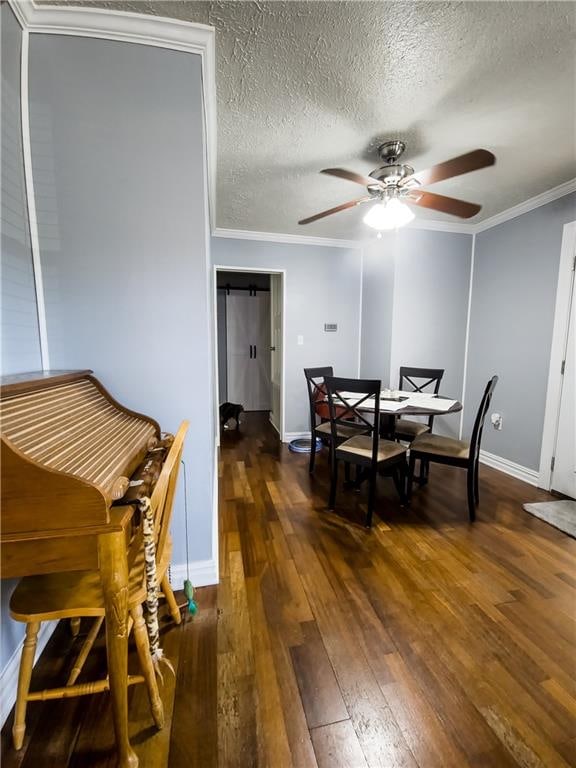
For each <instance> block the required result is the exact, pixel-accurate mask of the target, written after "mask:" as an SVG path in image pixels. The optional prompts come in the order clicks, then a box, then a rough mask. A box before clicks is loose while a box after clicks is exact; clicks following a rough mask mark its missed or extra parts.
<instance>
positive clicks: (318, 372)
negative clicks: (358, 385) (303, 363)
mask: <svg viewBox="0 0 576 768" xmlns="http://www.w3.org/2000/svg"><path fill="white" fill-rule="evenodd" d="M333 375H334V369H333V368H332V366H331V365H326V366H323V367H320V368H304V376H305V378H306V386H307V388H308V404H309V407H310V433H311V435H312V438H313V437H314V430H315V429H316V417H317V416H321V417H322V416H323V417H324V418H326V419H328V418H330V417H329V415H328V408H327V405H326V403H325V402H324V401H325V400H326V388H325V387H324V379H325V377H326V376H333Z"/></svg>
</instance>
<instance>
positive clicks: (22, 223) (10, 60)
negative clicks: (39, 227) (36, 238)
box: [0, 3, 42, 374]
mask: <svg viewBox="0 0 576 768" xmlns="http://www.w3.org/2000/svg"><path fill="white" fill-rule="evenodd" d="M0 12H1V14H2V121H1V123H2V206H1V208H2V236H1V254H2V258H1V286H2V288H1V303H2V314H1V327H2V339H1V349H2V357H1V365H0V370H1V372H2V373H3V374H8V373H18V372H22V371H29V370H37V369H39V368H41V367H42V366H41V358H40V335H39V331H38V313H37V307H36V289H35V285H34V270H33V266H32V249H31V245H30V227H29V222H28V210H27V205H26V188H25V183H24V160H23V151H22V124H21V112H20V55H21V45H22V34H21V30H20V25H19V24H18V22H17V21H16V18H15V17H14V14H13V12H12V10H11V8H10V6H9V5H8V4H6V3H3V4H2V7H1V10H0Z"/></svg>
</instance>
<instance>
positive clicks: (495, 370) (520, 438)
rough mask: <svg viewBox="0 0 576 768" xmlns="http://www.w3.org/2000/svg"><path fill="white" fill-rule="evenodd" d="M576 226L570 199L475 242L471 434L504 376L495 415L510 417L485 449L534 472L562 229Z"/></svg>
mask: <svg viewBox="0 0 576 768" xmlns="http://www.w3.org/2000/svg"><path fill="white" fill-rule="evenodd" d="M575 219H576V194H571V195H566V196H565V197H561V198H559V199H558V200H555V201H553V202H551V203H548V205H544V206H542V207H540V208H537V209H535V210H533V211H530V212H529V213H525V214H524V215H522V216H518V217H516V218H514V219H510V220H509V221H506V222H504V223H503V224H500V225H498V226H496V227H493V228H492V229H488V230H486V231H485V232H481V233H480V234H478V235H477V236H476V247H475V258H474V262H475V263H474V278H473V293H472V310H471V317H470V339H469V347H468V376H467V381H466V403H467V408H466V413H465V432H466V434H469V433H470V431H471V428H472V423H473V419H474V414H475V410H476V408H477V406H478V403H479V401H480V397H481V395H482V390H483V388H484V386H485V385H486V382H487V381H488V379H489V378H490V376H492V375H493V374H497V375H498V376H499V377H500V380H499V382H498V386H497V387H496V391H495V393H494V398H493V401H492V409H491V410H492V411H493V412H499V413H501V414H502V415H503V429H502V431H495V430H493V429H491V428H487V429H486V430H485V432H484V438H483V445H482V447H483V449H485V450H487V451H489V452H490V453H494V454H496V455H497V456H501V457H503V458H506V459H509V460H510V461H514V462H516V463H518V464H520V465H522V466H524V467H528V468H529V469H534V470H537V469H538V467H539V464H540V449H541V443H542V428H543V424H544V410H545V404H546V387H547V382H548V372H549V362H550V345H551V342H552V329H553V324H554V307H555V299H556V287H557V282H558V268H559V265H560V248H561V243H562V228H563V226H564V224H566V223H568V222H569V221H573V220H575Z"/></svg>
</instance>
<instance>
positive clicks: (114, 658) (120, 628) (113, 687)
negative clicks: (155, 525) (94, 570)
mask: <svg viewBox="0 0 576 768" xmlns="http://www.w3.org/2000/svg"><path fill="white" fill-rule="evenodd" d="M98 553H99V557H100V579H101V581H102V591H103V594H104V610H105V612H106V655H107V657H108V676H109V679H110V695H111V697H112V717H113V720H114V732H115V735H116V749H117V753H118V761H117V765H118V768H137V766H138V758H137V757H136V753H135V752H134V750H133V749H132V747H131V746H130V741H129V740H128V634H129V632H128V563H127V560H126V547H125V534H124V532H123V531H118V532H114V533H106V534H102V535H101V536H100V537H99V540H98Z"/></svg>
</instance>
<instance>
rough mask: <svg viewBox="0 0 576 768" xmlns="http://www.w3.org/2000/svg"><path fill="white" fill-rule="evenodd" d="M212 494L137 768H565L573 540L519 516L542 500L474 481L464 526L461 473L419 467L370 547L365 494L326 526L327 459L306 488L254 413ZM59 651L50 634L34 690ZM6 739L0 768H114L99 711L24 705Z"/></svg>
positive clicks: (136, 695) (226, 454) (343, 495)
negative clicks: (163, 716) (213, 572)
mask: <svg viewBox="0 0 576 768" xmlns="http://www.w3.org/2000/svg"><path fill="white" fill-rule="evenodd" d="M220 490H221V503H220V527H221V538H220V571H221V583H220V585H219V587H218V588H216V587H209V588H206V589H202V590H198V592H197V595H198V602H199V605H200V612H199V614H198V615H197V616H196V617H195V618H194V619H189V620H187V621H186V623H185V624H184V626H182V627H180V628H178V627H174V626H173V625H172V624H171V623H170V622H169V621H168V620H166V621H165V623H164V625H163V643H164V648H165V650H166V653H167V654H168V655H169V656H170V658H171V659H172V661H173V662H174V665H175V668H176V678H175V679H174V678H172V677H171V676H170V675H166V676H165V684H164V701H165V706H166V708H167V716H168V717H167V723H166V727H165V728H164V730H163V731H162V732H159V733H158V732H155V730H154V728H153V725H152V720H151V717H150V715H149V711H148V703H147V699H146V693H145V690H144V688H143V687H142V686H136V687H133V688H131V689H130V721H131V738H132V742H133V744H134V746H135V749H136V751H137V754H138V756H139V758H140V766H141V768H145V767H148V766H150V767H151V766H156V767H158V768H159V767H160V766H169V768H184V766H186V767H187V768H189V767H193V768H194V767H196V766H197V767H198V768H212V767H213V766H219V767H220V768H252V767H254V768H256V767H257V766H258V768H264V767H265V766H266V768H284V767H285V766H286V768H288V767H290V766H294V768H296V767H298V768H360V767H362V768H366V766H370V768H394V767H396V766H403V767H404V768H415V767H416V766H418V767H419V768H449V767H450V766H454V768H456V767H457V768H464V767H465V766H470V767H471V768H513V767H514V768H556V767H558V768H560V767H561V766H576V719H575V716H576V683H575V671H576V670H575V655H574V648H575V645H574V641H575V639H576V633H575V624H574V617H575V608H576V604H575V595H576V589H575V588H576V568H575V560H574V554H575V551H576V542H575V541H574V540H572V539H571V538H569V537H568V536H566V535H565V534H563V533H561V532H559V531H557V530H555V529H554V528H551V527H550V526H548V525H546V523H544V522H542V521H540V520H538V519H536V518H533V517H531V516H530V515H528V514H527V513H525V512H524V511H523V510H522V503H523V502H526V501H535V500H543V499H547V498H549V497H548V495H547V494H545V493H543V492H541V491H538V490H536V489H534V488H531V487H530V486H527V485H525V484H524V483H522V482H520V481H517V480H514V479H512V478H510V477H507V476H506V475H503V474H501V473H499V472H496V471H494V470H492V469H489V468H486V467H482V469H481V473H480V495H481V503H480V508H479V514H478V521H477V522H476V523H475V524H474V525H470V524H469V523H468V522H467V513H466V493H465V477H464V473H463V472H461V471H459V470H456V469H453V468H450V467H443V466H437V465H433V466H432V467H431V471H430V484H429V485H428V486H427V487H426V488H424V489H421V490H419V491H418V492H415V494H414V498H413V502H412V508H411V509H409V510H407V509H402V508H400V506H399V503H398V500H397V496H396V493H395V491H394V488H393V485H392V481H391V480H390V479H389V478H382V479H380V480H379V488H378V490H379V497H378V502H377V511H378V517H377V518H376V525H375V526H374V528H373V529H372V530H371V531H367V530H365V529H364V528H363V526H362V521H363V519H364V504H365V500H366V498H365V494H364V493H361V494H356V493H354V492H353V491H344V490H339V493H338V498H337V505H338V512H337V513H331V512H327V511H326V500H327V495H328V472H327V465H326V456H320V457H319V459H318V461H317V471H316V474H315V476H314V477H312V478H310V477H309V475H308V472H307V457H306V456H305V455H295V454H291V453H289V451H288V450H287V448H286V447H281V446H280V445H279V443H278V440H277V438H276V437H275V433H274V432H273V430H272V429H271V427H270V426H269V425H268V424H267V423H266V422H265V421H264V420H263V418H262V417H261V416H252V415H249V416H247V418H246V421H245V422H244V424H243V425H242V428H241V430H240V431H239V432H238V433H236V432H233V431H232V432H227V433H224V435H223V439H222V453H221V464H220ZM76 642H77V641H76ZM73 644H74V641H72V640H71V638H70V637H69V634H68V632H67V628H66V627H65V626H61V627H59V628H58V630H57V632H56V633H55V635H54V636H53V638H52V640H51V641H50V643H49V645H48V646H47V648H46V650H45V652H44V655H43V657H42V659H41V661H40V662H39V664H38V666H37V670H36V672H37V674H36V686H42V685H44V684H48V683H50V684H53V683H55V681H56V680H57V679H61V678H62V677H63V676H65V673H66V670H67V667H68V664H69V660H68V658H67V657H66V653H67V652H68V650H69V649H70V646H71V645H73ZM102 654H103V649H102V646H101V644H100V646H99V648H98V649H97V652H96V653H94V655H93V657H92V658H91V660H90V666H91V668H92V671H93V670H94V669H96V668H98V666H100V665H101V664H102ZM132 662H133V663H134V662H135V660H134V659H132ZM10 726H11V719H10V720H9V721H8V722H7V724H6V726H5V728H4V730H3V733H2V740H3V743H2V754H1V757H2V766H4V767H5V768H14V767H15V766H22V768H32V767H34V768H37V767H38V766H42V767H43V766H54V768H56V767H57V768H65V767H66V766H70V767H73V768H80V767H82V768H92V766H98V768H101V767H102V766H112V765H114V760H113V753H112V735H111V720H110V707H109V701H108V697H107V696H106V695H99V696H93V697H85V698H84V699H74V700H70V701H57V702H47V703H37V704H31V705H30V707H29V717H28V731H27V737H26V741H25V745H24V749H23V750H22V751H21V752H20V753H18V754H16V753H14V751H13V750H12V748H11V744H10V740H9V729H10Z"/></svg>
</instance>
